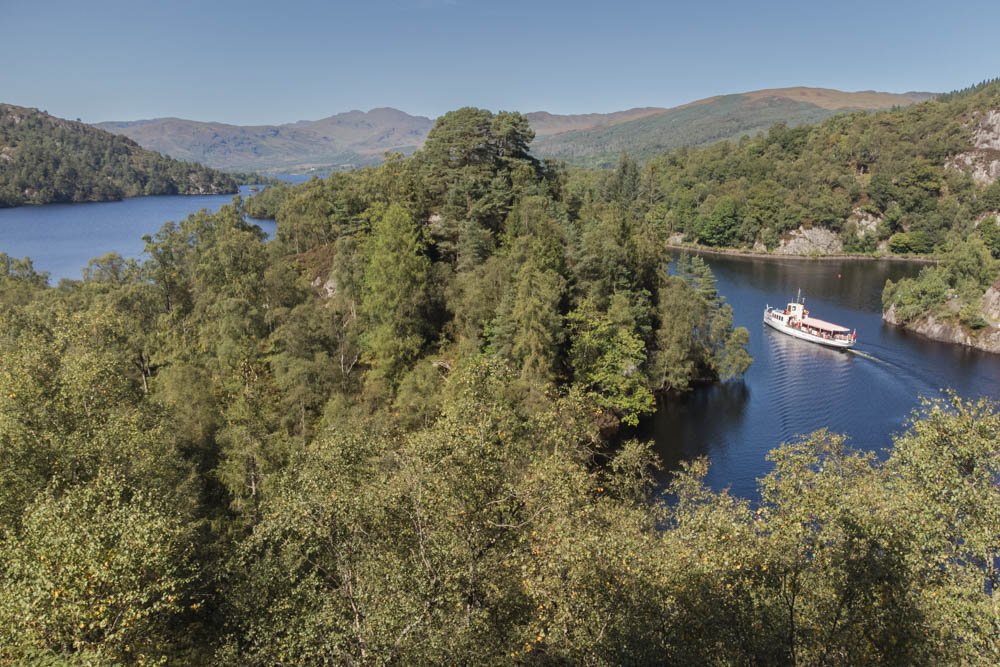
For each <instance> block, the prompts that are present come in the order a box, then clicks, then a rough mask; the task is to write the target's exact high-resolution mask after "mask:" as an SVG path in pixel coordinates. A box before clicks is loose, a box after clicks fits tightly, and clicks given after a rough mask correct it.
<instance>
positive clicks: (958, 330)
mask: <svg viewBox="0 0 1000 667" xmlns="http://www.w3.org/2000/svg"><path fill="white" fill-rule="evenodd" d="M983 317H984V319H986V321H987V322H988V323H989V325H988V326H985V327H983V328H982V329H976V330H972V329H968V328H966V327H964V326H962V325H961V324H959V323H957V322H951V321H944V320H939V319H937V318H936V317H934V316H933V315H926V316H924V317H920V318H918V319H916V320H914V321H912V322H909V323H907V324H905V325H903V326H905V328H906V329H907V330H908V331H914V332H916V333H918V334H921V335H923V336H927V337H928V338H932V339H934V340H939V341H942V342H945V343H955V344H958V345H967V346H969V347H974V348H977V349H979V350H985V351H986V352H992V353H994V354H1000V280H997V282H995V283H994V284H993V286H992V287H990V288H989V289H988V290H986V294H985V295H984V296H983ZM882 319H883V320H885V321H886V322H887V323H889V324H893V325H896V326H900V324H901V323H900V322H899V319H898V318H897V317H896V306H895V305H892V306H889V309H888V310H886V311H885V312H884V313H882Z"/></svg>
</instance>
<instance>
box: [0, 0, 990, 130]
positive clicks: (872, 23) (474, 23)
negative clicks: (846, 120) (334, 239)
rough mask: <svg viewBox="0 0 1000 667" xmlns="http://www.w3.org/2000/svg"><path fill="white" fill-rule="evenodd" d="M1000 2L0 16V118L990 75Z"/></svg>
mask: <svg viewBox="0 0 1000 667" xmlns="http://www.w3.org/2000/svg"><path fill="white" fill-rule="evenodd" d="M998 27H1000V0H993V1H992V2H985V1H980V0H976V1H973V2H961V1H958V2H954V3H945V2H941V1H940V0H936V1H934V2H925V1H924V0H916V1H913V2H903V1H898V2H880V1H879V0H867V1H863V2H858V1H855V0H839V1H838V0H828V1H826V2H812V1H810V0H795V1H781V2H753V0H745V1H744V2H730V1H728V0H702V1H701V2H691V3H679V2H669V1H666V0H660V1H655V0H653V1H649V2H634V1H632V0H620V1H619V2H588V1H587V0H575V1H569V0H558V1H556V0H553V1H546V0H534V1H525V0H493V1H489V2H481V1H473V0H367V1H359V2H339V1H332V2H319V1H296V0H285V1H283V2H278V1H270V2H258V1H256V0H245V1H243V2H231V1H229V0H200V1H193V0H158V1H149V0H127V1H124V0H122V1H119V0H114V1H106V0H73V1H71V2H70V1H66V0H46V1H32V0H0V101H3V102H10V103H13V104H19V105H24V106H33V107H38V108H41V109H45V110H47V111H49V113H52V114H54V115H57V116H62V117H68V118H78V117H79V118H81V119H82V120H84V121H88V122H96V121H102V120H134V119H138V118H153V117H159V116H179V117H184V118H192V119H196V120H216V121H223V122H231V123H240V124H250V123H282V122H289V121H294V120H301V119H317V118H322V117H324V116H328V115H331V114H333V113H337V112H340V111H347V110H350V109H365V110H367V109H370V108H372V107H378V106H393V107H397V108H400V109H403V110H405V111H407V112H410V113H415V114H422V115H427V116H432V117H433V116H437V115H439V114H441V113H443V112H445V111H447V110H449V109H453V108H457V107H460V106H465V105H476V106H481V107H486V108H489V109H494V110H498V109H507V110H518V111H534V110H539V109H544V110H547V111H552V112H556V113H586V112H606V111H614V110H619V109H626V108H629V107H636V106H672V105H676V104H682V103H684V102H689V101H691V100H695V99H699V98H702V97H707V96H710V95H715V94H720V93H731V92H740V91H746V90H755V89H759V88H771V87H781V86H796V85H808V86H822V87H830V88H839V89H844V90H865V89H875V90H885V91H891V92H905V91H909V90H927V91H945V90H952V89H955V88H960V87H964V86H966V85H968V84H971V83H975V82H977V81H980V80H982V79H985V78H992V77H995V76H1000V47H998V45H997V44H998V40H997V28H998Z"/></svg>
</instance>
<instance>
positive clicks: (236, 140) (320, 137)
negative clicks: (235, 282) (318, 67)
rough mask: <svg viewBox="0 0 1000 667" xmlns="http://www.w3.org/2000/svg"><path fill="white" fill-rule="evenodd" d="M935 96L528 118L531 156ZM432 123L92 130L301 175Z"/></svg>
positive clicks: (814, 117)
mask: <svg viewBox="0 0 1000 667" xmlns="http://www.w3.org/2000/svg"><path fill="white" fill-rule="evenodd" d="M932 96H933V94H932V93H883V92H878V91H856V92H845V91H839V90H834V89H830V88H812V87H805V86H798V87H790V88H768V89H762V90H757V91H748V92H744V93H736V94H732V95H714V96H711V97H706V98H703V99H700V100H694V101H692V102H688V103H686V104H682V105H678V106H674V107H669V108H668V107H635V108H631V109H625V110H622V111H614V112H610V113H582V114H553V113H550V112H547V111H544V110H540V111H531V112H528V113H526V114H525V115H526V117H527V118H528V120H529V122H530V123H531V125H532V128H533V129H534V130H535V134H536V139H535V142H534V143H533V145H532V149H533V152H535V153H536V154H538V155H539V156H540V157H554V158H558V159H563V160H566V161H568V162H571V163H574V164H578V165H583V166H601V167H603V166H607V165H608V164H610V163H612V162H613V161H614V160H615V159H617V155H618V154H620V153H621V152H623V151H625V152H629V153H632V154H636V155H637V156H639V157H640V158H646V157H649V156H650V155H651V154H655V153H656V152H660V151H662V150H667V149H670V148H675V147H678V146H681V145H687V146H700V145H705V144H707V143H711V142H713V141H718V140H724V139H735V138H739V137H740V136H742V135H743V134H753V133H756V132H758V131H760V130H762V129H767V127H769V126H770V125H772V124H773V123H774V122H786V123H788V124H789V125H797V124H801V123H805V122H817V121H819V120H822V119H824V118H826V117H828V116H830V115H833V114H834V113H838V112H841V111H846V110H876V109H886V108H891V107H893V106H906V105H908V104H912V103H914V102H918V101H923V100H925V99H928V98H930V97H932ZM735 101H738V102H739V105H737V106H738V107H739V108H736V107H734V102H735ZM434 122H435V121H434V119H431V118H428V117H426V116H414V115H411V114H409V113H407V112H405V111H402V110H400V109H396V108H394V107H376V108H374V109H370V110H368V111H361V110H357V109H354V110H351V111H345V112H341V113H337V114H333V115H331V116H327V117H325V118H320V119H318V120H298V121H294V122H291V123H284V124H278V125H266V124H265V125H235V124H230V123H220V122H209V121H196V120H188V119H182V118H173V117H168V118H153V119H142V120H136V121H106V122H102V123H96V124H95V125H96V127H99V128H101V129H104V130H108V131H110V132H114V133H117V134H123V135H125V136H128V137H129V138H131V139H133V140H134V141H136V142H138V143H139V144H140V145H142V146H143V147H145V148H149V149H151V150H156V151H158V152H161V153H164V154H166V155H170V156H171V157H174V158H177V159H183V160H188V161H195V162H200V163H203V164H206V165H209V166H211V167H215V168H219V169H229V170H256V171H265V172H279V171H292V172H296V171H297V172H302V171H309V170H313V169H331V168H333V169H336V168H345V167H347V168H349V167H359V166H366V165H370V164H377V163H378V162H380V161H381V159H382V157H383V156H384V154H385V153H388V152H399V153H403V154H409V153H412V152H413V151H414V150H416V149H417V148H419V147H420V146H422V145H423V142H424V140H425V139H426V136H427V133H428V132H429V131H430V129H431V128H432V127H433V126H434ZM615 128H618V129H615Z"/></svg>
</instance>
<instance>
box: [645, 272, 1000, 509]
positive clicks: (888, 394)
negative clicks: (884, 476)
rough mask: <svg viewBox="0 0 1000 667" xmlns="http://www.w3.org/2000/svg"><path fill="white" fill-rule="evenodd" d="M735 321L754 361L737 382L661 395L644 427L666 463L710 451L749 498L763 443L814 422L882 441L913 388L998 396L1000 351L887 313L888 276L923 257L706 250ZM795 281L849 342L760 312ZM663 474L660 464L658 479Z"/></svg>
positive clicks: (873, 443)
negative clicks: (847, 347) (940, 337)
mask: <svg viewBox="0 0 1000 667" xmlns="http://www.w3.org/2000/svg"><path fill="white" fill-rule="evenodd" d="M705 260H706V261H707V262H708V264H709V266H710V267H711V268H712V270H713V272H714V273H715V275H716V278H717V280H718V288H719V292H720V293H721V294H722V295H723V296H724V297H725V298H726V300H727V301H728V303H729V304H730V305H732V307H733V319H734V321H735V323H736V324H737V325H738V326H744V327H746V328H747V329H748V330H749V332H750V343H749V346H748V349H749V352H750V354H751V355H752V356H753V358H754V362H753V365H752V366H751V367H750V370H749V371H748V372H747V374H746V376H745V377H744V378H743V380H742V382H738V383H731V384H728V385H721V386H709V387H702V388H698V389H696V390H695V391H694V392H692V393H691V395H689V396H687V397H684V398H681V399H678V400H671V401H666V402H664V403H661V406H660V410H659V412H658V413H657V414H656V415H655V417H652V418H650V419H649V420H648V423H647V424H645V425H644V428H645V432H647V433H650V434H651V436H652V438H653V439H654V442H655V447H656V450H657V451H658V452H659V454H660V456H661V457H662V459H663V461H664V463H665V467H666V469H667V470H668V471H669V470H672V469H676V467H677V464H678V463H679V462H680V461H682V460H685V459H690V458H694V457H696V456H702V455H704V456H708V457H709V459H710V460H711V463H712V467H711V469H710V472H709V476H708V480H707V481H708V483H709V485H711V486H712V487H713V488H715V489H721V488H724V487H731V488H732V491H733V493H735V494H737V495H741V496H744V497H750V498H753V497H756V495H757V493H756V484H757V479H758V478H760V477H762V476H763V475H765V474H766V473H767V472H768V471H769V470H770V469H771V464H770V463H769V462H768V461H767V460H766V456H767V453H768V452H769V451H770V450H771V449H773V448H775V447H777V446H778V445H779V444H781V443H782V442H788V441H790V440H793V439H795V438H796V437H798V436H800V435H804V434H808V433H811V432H812V431H814V430H816V429H819V428H829V429H830V430H832V431H835V432H838V433H843V434H845V435H847V436H848V438H849V439H850V442H851V444H852V445H853V446H855V447H858V448H862V449H867V450H871V451H876V452H878V451H880V450H883V449H884V448H885V447H886V446H888V445H889V444H890V442H891V436H892V435H893V434H894V433H898V432H899V431H901V430H902V429H903V428H904V427H905V425H906V422H907V421H908V419H909V417H910V415H911V413H912V411H913V409H914V408H916V407H917V406H918V405H919V399H920V397H922V396H923V397H936V396H941V395H942V391H943V390H945V389H948V388H950V389H954V390H955V391H957V392H958V393H959V394H960V395H962V396H965V397H968V398H977V397H980V396H991V397H1000V355H990V354H987V353H984V352H979V351H976V350H972V349H969V348H964V347H961V346H956V345H948V344H945V343H938V342H935V341H931V340H928V339H926V338H923V337H920V336H916V335H913V334H909V333H907V332H905V331H901V330H899V329H896V328H895V327H890V326H888V325H885V324H884V323H883V322H882V318H881V294H882V288H883V286H884V284H885V281H886V279H892V280H899V279H900V278H903V277H907V276H913V275H916V274H917V273H918V272H919V271H920V269H921V266H919V265H913V264H904V263H898V262H878V261H864V260H837V261H825V260H824V261H803V260H792V259H789V260H780V259H779V260H762V259H758V258H742V257H713V256H706V257H705ZM800 288H801V289H802V294H803V296H805V297H806V303H807V304H808V307H809V309H810V310H811V311H812V312H813V313H814V314H815V316H816V317H819V318H821V319H824V320H828V321H831V322H836V323H838V324H842V325H844V326H846V327H849V328H852V329H854V328H856V329H857V330H858V344H857V347H856V348H855V350H854V351H851V352H847V351H843V350H833V349H830V348H825V347H822V346H820V345H816V344H814V343H809V342H807V341H801V340H798V339H795V338H792V337H790V336H786V335H784V334H782V333H780V332H778V331H775V330H773V329H771V328H770V327H767V326H765V325H764V324H763V323H762V322H761V318H762V315H763V310H764V306H765V304H768V303H769V304H771V305H784V304H785V303H786V302H787V301H790V300H791V299H793V298H794V297H795V294H796V292H797V291H798V290H799V289H800ZM666 476H667V475H666V474H665V475H664V477H666Z"/></svg>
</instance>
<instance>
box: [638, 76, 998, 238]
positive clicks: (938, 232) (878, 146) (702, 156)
mask: <svg viewBox="0 0 1000 667" xmlns="http://www.w3.org/2000/svg"><path fill="white" fill-rule="evenodd" d="M998 107H1000V83H997V82H990V83H988V84H984V85H981V86H977V87H973V88H971V89H969V90H966V91H963V92H960V93H956V94H953V95H948V96H943V97H941V98H939V99H937V100H931V101H928V102H924V103H921V104H917V105H914V106H911V107H907V108H904V109H898V110H890V111H881V112H877V113H874V114H869V113H852V114H842V115H838V116H835V117H833V118H830V119H828V120H826V121H824V122H822V123H820V124H818V125H806V126H801V127H795V128H791V127H788V126H786V125H784V124H778V125H775V126H774V127H772V128H771V129H770V130H769V131H768V132H767V133H765V134H760V135H758V136H756V137H753V138H749V137H745V138H744V139H742V140H740V141H739V142H738V143H719V144H716V145H713V146H710V147H708V148H704V149H699V150H687V149H680V150H677V151H674V152H671V153H667V154H665V155H663V156H661V157H658V158H655V159H653V160H650V161H649V162H648V163H647V164H646V168H645V170H644V171H643V173H642V178H641V191H642V196H641V197H640V201H641V202H642V203H643V206H644V210H645V211H646V213H647V215H648V217H650V218H652V219H653V220H655V221H657V222H658V223H659V224H662V225H663V226H664V227H666V228H667V229H669V230H670V231H671V232H675V233H680V234H683V235H684V237H685V238H686V239H687V240H689V241H696V242H698V243H701V244H704V245H708V246H723V247H751V246H754V245H758V244H762V245H763V246H765V247H766V248H768V249H773V248H775V247H776V246H777V245H778V243H779V241H780V240H781V239H782V237H783V236H784V235H786V234H787V233H788V232H789V231H790V230H793V229H796V228H798V227H799V226H800V225H803V226H805V227H819V228H823V229H827V230H830V231H832V232H834V233H835V234H837V235H838V236H839V237H840V239H841V241H842V243H843V247H844V249H845V250H847V251H853V252H870V251H874V250H876V248H877V247H879V244H880V243H881V242H883V241H885V242H887V249H888V250H890V251H891V252H893V253H929V252H932V251H934V250H936V249H940V248H942V247H943V246H944V245H945V244H946V243H947V242H948V241H949V240H950V239H953V238H965V237H966V236H969V235H977V234H978V235H985V234H989V233H990V232H992V231H993V230H992V228H988V227H985V226H983V227H980V226H978V222H979V221H980V220H981V218H982V216H984V215H986V214H995V213H996V212H997V211H998V210H1000V182H997V181H993V182H991V183H987V184H982V183H977V182H976V181H975V180H974V179H973V177H972V175H970V173H969V171H970V169H968V168H966V167H965V166H964V163H962V162H961V161H957V160H956V159H955V158H956V156H958V155H962V154H967V153H968V152H969V151H972V152H973V153H975V150H974V149H973V134H974V132H975V131H976V127H977V123H978V122H979V121H980V120H981V119H982V116H983V114H984V113H985V112H988V111H990V110H993V109H996V108H998ZM984 156H985V158H986V159H988V160H992V159H995V155H993V154H992V153H990V152H989V151H985V153H984ZM758 247H759V245H758ZM883 247H884V246H883Z"/></svg>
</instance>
